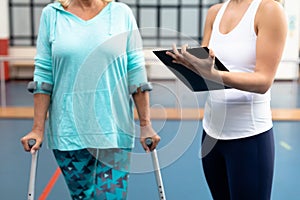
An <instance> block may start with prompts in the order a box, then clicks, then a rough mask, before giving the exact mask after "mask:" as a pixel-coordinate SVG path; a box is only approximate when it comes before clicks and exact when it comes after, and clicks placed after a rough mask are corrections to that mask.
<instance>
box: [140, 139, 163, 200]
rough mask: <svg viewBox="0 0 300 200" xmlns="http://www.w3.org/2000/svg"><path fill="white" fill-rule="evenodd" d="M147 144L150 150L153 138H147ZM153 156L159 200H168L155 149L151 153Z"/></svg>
mask: <svg viewBox="0 0 300 200" xmlns="http://www.w3.org/2000/svg"><path fill="white" fill-rule="evenodd" d="M145 142H146V145H147V146H148V147H149V148H150V147H151V146H152V138H147V139H146V141H145ZM151 156H152V162H153V167H154V172H155V178H156V183H157V187H158V195H159V199H160V200H166V195H165V190H164V184H163V181H162V176H161V172H160V167H159V162H158V157H157V151H156V149H154V150H153V151H152V152H151Z"/></svg>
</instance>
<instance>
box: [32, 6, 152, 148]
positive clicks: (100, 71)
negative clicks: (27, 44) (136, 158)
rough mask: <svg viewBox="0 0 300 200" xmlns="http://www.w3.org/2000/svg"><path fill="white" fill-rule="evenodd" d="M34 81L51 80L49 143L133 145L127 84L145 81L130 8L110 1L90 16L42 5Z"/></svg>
mask: <svg viewBox="0 0 300 200" xmlns="http://www.w3.org/2000/svg"><path fill="white" fill-rule="evenodd" d="M34 81H37V82H38V84H41V83H42V82H45V83H49V84H52V85H53V91H52V93H47V92H46V91H43V90H40V89H38V90H37V91H35V93H46V94H48V95H50V98H51V100H50V107H49V119H48V120H47V123H48V124H47V128H46V135H47V137H46V138H47V143H48V147H49V148H51V149H59V150H78V149H83V148H103V149H105V148H132V147H133V146H134V138H135V123H134V115H133V109H134V103H133V99H132V96H131V94H130V92H129V88H130V87H139V86H140V85H141V84H144V83H146V82H147V77H146V71H145V61H144V54H143V48H142V40H141V36H140V33H139V30H138V27H137V24H136V21H135V18H134V16H133V14H132V11H131V9H130V8H129V7H128V6H127V5H126V4H124V3H120V2H111V3H109V4H108V5H107V6H106V7H105V8H104V9H103V10H102V11H101V12H100V13H99V14H97V15H96V16H95V17H93V18H92V19H90V20H83V19H81V18H79V17H78V16H76V15H74V14H72V13H70V12H68V11H65V10H64V8H63V7H62V6H61V4H60V3H58V2H55V3H51V4H49V5H47V6H46V7H45V8H44V9H43V11H42V15H41V19H40V27H39V33H38V39H37V54H36V56H35V71H34Z"/></svg>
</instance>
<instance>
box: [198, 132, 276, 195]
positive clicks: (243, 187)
mask: <svg viewBox="0 0 300 200" xmlns="http://www.w3.org/2000/svg"><path fill="white" fill-rule="evenodd" d="M203 141H205V142H204V143H203ZM212 145H214V146H213V148H211V147H212ZM206 151H209V152H206ZM201 152H202V155H203V158H202V164H203V169H204V174H205V178H206V181H207V183H208V186H209V188H210V191H211V194H212V196H213V199H214V200H269V199H270V198H271V190H272V181H273V172H274V137H273V129H270V130H269V131H266V132H264V133H261V134H259V135H256V136H252V137H248V138H242V139H234V140H218V141H216V139H213V138H211V137H209V136H208V135H207V134H206V133H205V131H203V136H202V151H201Z"/></svg>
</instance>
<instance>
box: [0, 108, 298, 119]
mask: <svg viewBox="0 0 300 200" xmlns="http://www.w3.org/2000/svg"><path fill="white" fill-rule="evenodd" d="M203 113H204V112H203V109H180V110H179V109H176V108H165V109H160V108H152V109H151V119H153V120H161V119H165V120H201V119H202V118H203ZM272 116H273V120H274V121H300V109H272ZM32 118H33V108H32V107H0V119H32ZM135 118H136V119H137V114H136V112H135Z"/></svg>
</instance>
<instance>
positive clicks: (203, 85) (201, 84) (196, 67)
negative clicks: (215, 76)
mask: <svg viewBox="0 0 300 200" xmlns="http://www.w3.org/2000/svg"><path fill="white" fill-rule="evenodd" d="M181 51H183V52H184V55H182V53H181ZM167 52H169V53H167ZM153 53H154V54H155V55H156V56H157V57H158V58H159V59H160V60H161V61H162V62H163V63H164V64H165V65H166V66H167V67H168V69H169V70H171V72H173V73H174V74H175V76H176V77H177V78H178V79H180V80H181V81H182V82H183V83H184V84H185V85H186V86H187V87H188V88H189V89H190V90H192V91H194V92H198V91H208V90H219V89H227V88H230V87H228V86H225V85H224V84H223V83H222V82H221V80H218V81H213V80H210V79H207V78H205V77H204V76H203V75H205V74H204V72H205V71H208V70H209V69H205V68H204V69H201V62H202V64H209V63H205V62H208V61H209V58H208V57H209V49H208V48H207V47H197V48H190V49H187V48H186V46H183V49H181V50H180V49H177V48H176V46H174V47H173V50H160V51H153ZM174 56H175V57H176V56H179V57H180V58H181V59H183V60H180V61H179V60H178V59H177V63H176V62H173V60H174V58H175V57H174ZM212 65H214V68H215V69H216V70H221V71H229V70H228V69H227V68H226V67H225V66H224V65H223V64H222V63H221V62H220V61H219V59H218V58H217V57H215V58H214V62H212ZM202 67H203V66H202Z"/></svg>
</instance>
